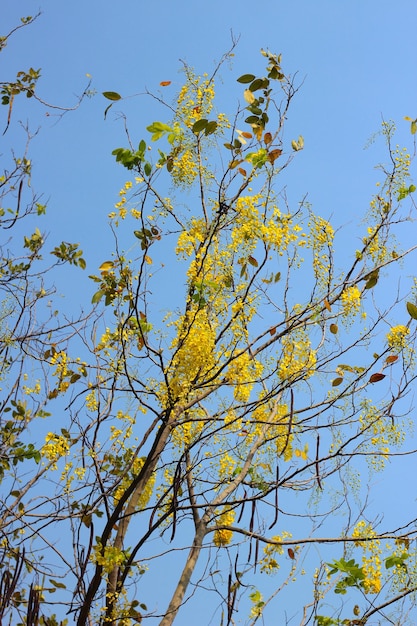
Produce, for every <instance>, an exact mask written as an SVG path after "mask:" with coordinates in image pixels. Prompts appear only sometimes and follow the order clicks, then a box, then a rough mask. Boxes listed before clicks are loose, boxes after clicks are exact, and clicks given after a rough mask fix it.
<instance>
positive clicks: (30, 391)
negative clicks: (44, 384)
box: [23, 380, 41, 396]
mask: <svg viewBox="0 0 417 626" xmlns="http://www.w3.org/2000/svg"><path fill="white" fill-rule="evenodd" d="M23 392H24V393H25V395H27V396H30V395H32V394H35V395H38V394H40V392H41V381H40V380H37V381H36V382H35V385H34V387H28V386H27V385H23Z"/></svg>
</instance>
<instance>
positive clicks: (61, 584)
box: [49, 578, 66, 589]
mask: <svg viewBox="0 0 417 626" xmlns="http://www.w3.org/2000/svg"><path fill="white" fill-rule="evenodd" d="M49 582H50V583H51V585H53V586H54V587H58V589H66V586H65V585H64V583H59V582H58V581H57V580H53V578H50V579H49Z"/></svg>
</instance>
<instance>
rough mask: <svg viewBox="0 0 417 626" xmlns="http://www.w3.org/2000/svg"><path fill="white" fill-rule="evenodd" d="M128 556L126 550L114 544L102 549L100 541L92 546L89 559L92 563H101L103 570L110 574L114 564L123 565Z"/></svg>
mask: <svg viewBox="0 0 417 626" xmlns="http://www.w3.org/2000/svg"><path fill="white" fill-rule="evenodd" d="M127 558H128V554H127V553H126V551H122V550H119V548H115V547H114V546H105V548H104V550H103V547H102V545H101V544H100V543H96V544H95V546H93V550H92V553H91V555H90V559H91V561H92V562H93V563H96V564H97V565H101V566H102V568H103V570H104V571H105V572H106V573H107V574H110V572H111V571H112V570H113V568H114V567H115V566H116V565H123V563H125V562H126V560H127Z"/></svg>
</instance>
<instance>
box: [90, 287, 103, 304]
mask: <svg viewBox="0 0 417 626" xmlns="http://www.w3.org/2000/svg"><path fill="white" fill-rule="evenodd" d="M103 296H104V291H102V290H101V289H100V291H96V293H95V294H94V296H93V297H92V298H91V303H92V304H96V303H97V302H100V300H101V299H102V297H103Z"/></svg>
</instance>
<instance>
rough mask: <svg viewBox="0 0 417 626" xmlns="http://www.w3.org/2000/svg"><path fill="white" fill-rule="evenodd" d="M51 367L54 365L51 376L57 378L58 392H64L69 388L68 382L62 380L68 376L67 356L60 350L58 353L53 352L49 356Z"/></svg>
mask: <svg viewBox="0 0 417 626" xmlns="http://www.w3.org/2000/svg"><path fill="white" fill-rule="evenodd" d="M50 363H51V365H56V368H55V371H54V373H53V374H52V375H53V376H57V377H58V378H59V382H58V391H61V392H64V391H66V390H67V389H68V387H69V386H70V383H69V381H68V380H64V378H65V377H66V376H67V375H68V355H67V353H66V352H64V351H63V350H61V351H60V352H55V353H54V354H53V355H52V356H51V360H50Z"/></svg>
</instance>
